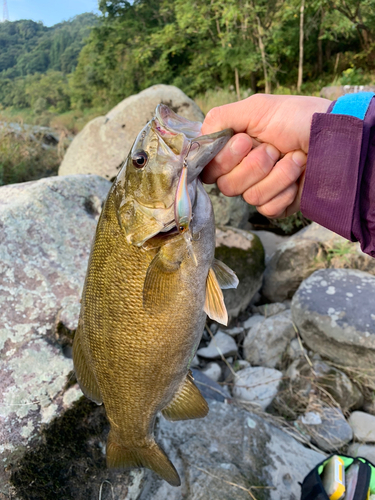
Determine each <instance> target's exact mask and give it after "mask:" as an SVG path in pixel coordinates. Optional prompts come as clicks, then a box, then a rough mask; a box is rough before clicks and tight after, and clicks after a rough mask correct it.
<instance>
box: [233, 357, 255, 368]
mask: <svg viewBox="0 0 375 500" xmlns="http://www.w3.org/2000/svg"><path fill="white" fill-rule="evenodd" d="M250 366H251V365H250V363H249V362H248V361H246V360H244V359H237V361H236V362H235V363H234V366H233V369H234V370H235V371H239V370H243V369H244V368H249V367H250Z"/></svg>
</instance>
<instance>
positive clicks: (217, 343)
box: [197, 330, 238, 359]
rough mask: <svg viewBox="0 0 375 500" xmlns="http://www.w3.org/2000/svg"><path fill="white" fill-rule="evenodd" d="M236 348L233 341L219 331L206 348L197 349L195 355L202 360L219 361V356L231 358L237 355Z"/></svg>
mask: <svg viewBox="0 0 375 500" xmlns="http://www.w3.org/2000/svg"><path fill="white" fill-rule="evenodd" d="M237 351H238V348H237V344H236V342H235V341H234V339H233V338H232V337H231V336H230V335H227V334H226V333H224V332H222V331H221V330H219V331H218V332H217V334H216V335H215V336H214V338H213V339H211V342H210V343H209V344H208V346H207V347H202V348H201V349H198V351H197V354H198V356H201V357H202V358H207V359H220V358H221V356H222V355H223V356H224V357H225V356H232V355H234V354H237Z"/></svg>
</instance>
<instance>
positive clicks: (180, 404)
mask: <svg viewBox="0 0 375 500" xmlns="http://www.w3.org/2000/svg"><path fill="white" fill-rule="evenodd" d="M207 413H208V404H207V402H206V400H205V399H204V397H203V396H202V394H201V393H200V391H199V389H198V387H197V386H196V385H195V384H194V382H193V376H192V375H191V372H190V371H189V373H188V375H187V376H186V379H185V381H184V383H183V385H182V387H181V389H180V390H179V391H178V392H177V394H176V395H175V397H174V398H173V399H172V401H171V402H170V403H169V405H168V406H167V407H166V408H164V410H162V414H163V416H164V417H165V418H166V419H167V420H189V419H192V418H203V417H205V416H206V415H207Z"/></svg>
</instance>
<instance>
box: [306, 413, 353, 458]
mask: <svg viewBox="0 0 375 500" xmlns="http://www.w3.org/2000/svg"><path fill="white" fill-rule="evenodd" d="M318 416H319V417H320V418H318ZM296 427H297V428H299V429H300V430H302V432H304V433H306V434H308V435H309V436H310V438H311V441H312V442H313V443H314V444H315V445H316V446H318V447H319V448H320V449H321V450H324V451H327V452H332V451H336V450H338V449H340V448H341V447H342V446H344V445H345V444H347V443H349V441H351V440H352V439H353V431H352V429H351V427H350V425H349V424H348V423H347V421H346V420H345V417H344V415H343V413H342V411H341V410H340V409H338V408H332V407H326V406H322V407H321V408H320V409H319V412H307V413H306V414H305V415H304V416H301V417H299V418H298V420H297V422H296Z"/></svg>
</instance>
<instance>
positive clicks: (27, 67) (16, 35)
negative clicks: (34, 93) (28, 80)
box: [0, 14, 97, 79]
mask: <svg viewBox="0 0 375 500" xmlns="http://www.w3.org/2000/svg"><path fill="white" fill-rule="evenodd" d="M96 22H97V17H96V16H95V15H94V14H81V15H80V16H76V17H75V18H73V19H72V20H70V21H66V22H63V23H59V24H56V25H55V26H52V27H51V28H47V27H46V26H44V25H43V24H42V23H35V22H34V21H30V20H21V21H15V22H5V23H0V77H1V78H10V79H13V78H16V77H19V76H25V75H30V74H34V73H46V72H47V71H48V70H55V71H61V72H62V73H64V74H67V73H71V72H72V71H73V70H74V68H75V67H76V65H77V60H78V55H79V53H80V51H81V49H82V47H83V46H84V44H85V40H86V39H87V37H88V35H89V34H90V31H91V28H92V27H93V26H94V25H95V24H96Z"/></svg>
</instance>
